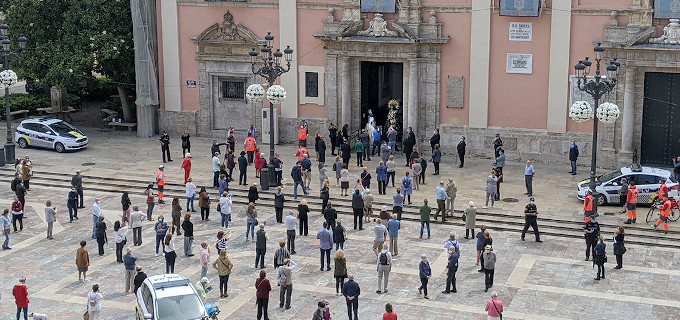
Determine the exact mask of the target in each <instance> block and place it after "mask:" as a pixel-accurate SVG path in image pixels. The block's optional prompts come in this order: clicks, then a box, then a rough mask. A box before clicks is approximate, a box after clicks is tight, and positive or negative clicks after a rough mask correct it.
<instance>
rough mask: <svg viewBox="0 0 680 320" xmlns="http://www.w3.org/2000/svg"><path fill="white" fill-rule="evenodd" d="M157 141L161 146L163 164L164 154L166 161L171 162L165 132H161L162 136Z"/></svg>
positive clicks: (167, 136) (168, 143)
mask: <svg viewBox="0 0 680 320" xmlns="http://www.w3.org/2000/svg"><path fill="white" fill-rule="evenodd" d="M158 141H159V142H160V144H161V154H162V155H163V163H165V155H166V154H167V155H168V161H172V159H170V136H169V135H168V131H167V130H163V134H162V135H161V137H160V138H159V139H158Z"/></svg>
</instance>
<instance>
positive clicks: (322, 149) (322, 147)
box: [319, 135, 326, 163]
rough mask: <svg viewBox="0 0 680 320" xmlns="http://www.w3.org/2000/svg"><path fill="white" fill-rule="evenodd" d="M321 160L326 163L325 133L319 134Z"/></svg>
mask: <svg viewBox="0 0 680 320" xmlns="http://www.w3.org/2000/svg"><path fill="white" fill-rule="evenodd" d="M319 162H321V163H326V141H324V140H323V135H320V136H319Z"/></svg>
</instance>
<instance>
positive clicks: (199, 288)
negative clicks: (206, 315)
mask: <svg viewBox="0 0 680 320" xmlns="http://www.w3.org/2000/svg"><path fill="white" fill-rule="evenodd" d="M209 283H210V280H209V279H208V278H206V277H203V278H201V280H198V282H196V284H194V288H196V294H198V298H199V299H201V302H202V303H203V304H205V300H206V298H207V295H208V292H210V290H211V289H212V287H209V286H208V287H206V286H207V285H208V284H209Z"/></svg>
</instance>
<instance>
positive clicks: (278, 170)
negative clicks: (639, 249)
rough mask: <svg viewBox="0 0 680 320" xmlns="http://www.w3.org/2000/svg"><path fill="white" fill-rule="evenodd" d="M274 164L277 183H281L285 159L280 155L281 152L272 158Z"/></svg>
mask: <svg viewBox="0 0 680 320" xmlns="http://www.w3.org/2000/svg"><path fill="white" fill-rule="evenodd" d="M272 163H273V164H274V172H276V185H277V186H280V185H281V178H283V161H281V158H280V157H279V153H278V152H277V153H276V154H274V159H273V160H272Z"/></svg>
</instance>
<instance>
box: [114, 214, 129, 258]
mask: <svg viewBox="0 0 680 320" xmlns="http://www.w3.org/2000/svg"><path fill="white" fill-rule="evenodd" d="M123 225H124V226H121V223H120V221H116V222H114V223H113V232H114V233H115V236H116V238H115V239H116V262H118V263H123V247H125V244H126V243H127V232H128V230H129V227H128V226H125V224H123Z"/></svg>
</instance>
